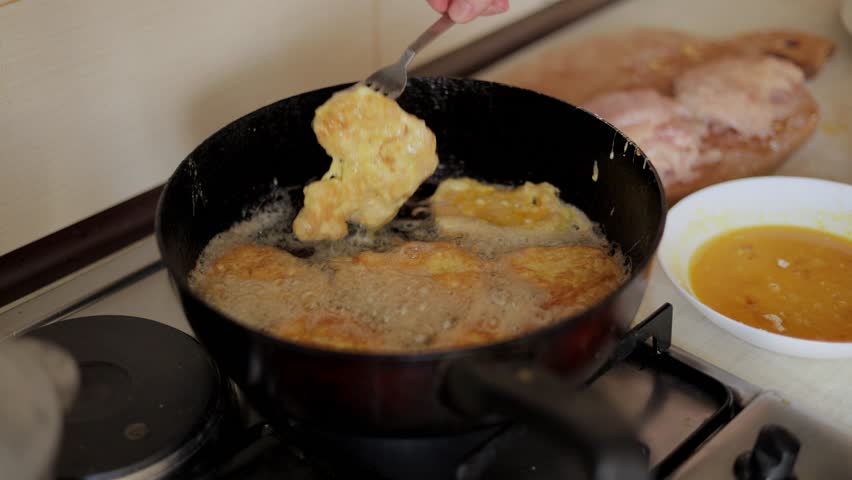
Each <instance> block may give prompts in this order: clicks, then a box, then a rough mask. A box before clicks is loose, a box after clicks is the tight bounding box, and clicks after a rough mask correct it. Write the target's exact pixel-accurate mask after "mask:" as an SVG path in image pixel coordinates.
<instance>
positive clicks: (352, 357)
mask: <svg viewBox="0 0 852 480" xmlns="http://www.w3.org/2000/svg"><path fill="white" fill-rule="evenodd" d="M446 80H450V81H452V82H455V83H458V84H462V85H464V84H476V85H493V86H496V87H498V88H500V89H504V90H508V91H512V90H514V91H518V92H522V93H523V94H525V95H534V96H539V97H544V98H546V99H549V100H551V101H554V102H559V103H562V104H564V105H567V106H570V107H573V108H574V109H576V110H580V111H582V112H583V113H585V114H586V115H588V116H590V117H592V118H593V119H594V120H595V121H598V122H603V123H604V124H606V125H607V126H608V127H609V128H610V129H612V130H613V131H614V132H616V133H617V134H618V135H620V136H621V137H622V139H623V140H624V141H626V142H629V143H630V144H632V145H633V147H634V149H635V152H636V153H637V154H638V155H637V156H638V157H640V159H641V160H642V161H643V164H644V165H643V169H649V170H650V171H651V174H652V175H653V176H654V180H655V183H656V185H657V186H658V187H659V188H658V197H659V198H658V200H659V202H660V206H661V211H660V221H659V222H658V224H657V228H656V231H655V232H654V234H653V238H652V239H651V240H652V242H653V243H652V245H653V248H652V250H651V253H650V254H649V255H648V256H647V257H646V258H644V259H642V261H641V262H640V264H639V265H632V266H631V271H630V276H629V278H627V279H626V280H625V281H623V282H622V283H621V285H619V286H618V287H617V288H616V289H614V290H613V291H611V292H610V293H609V294H607V296H606V297H604V298H603V299H602V300H600V301H599V302H596V303H595V305H594V306H592V307H591V308H588V309H586V310H583V311H582V312H581V313H579V314H577V315H572V316H570V317H565V318H563V319H560V320H559V321H557V322H553V323H551V324H549V325H546V326H544V327H541V328H537V329H535V330H533V331H530V332H527V333H524V334H522V335H517V336H514V337H508V338H505V339H503V340H499V341H496V342H489V343H484V344H481V345H473V346H469V347H461V348H447V349H435V350H424V351H414V352H388V351H381V352H371V351H360V350H351V349H332V348H328V347H323V346H321V345H310V344H304V343H298V342H294V341H290V340H287V339H284V338H280V337H275V336H273V335H269V334H266V333H264V332H263V331H262V330H260V329H258V328H256V327H253V326H249V325H246V324H245V323H242V322H240V321H238V320H236V319H234V318H232V317H231V316H230V315H227V314H225V313H224V312H222V311H221V310H220V309H218V308H216V307H215V306H213V305H211V304H210V303H208V302H207V301H205V300H204V299H202V298H201V297H200V296H198V295H196V294H195V292H193V291H192V289H191V288H190V287H189V284H188V278H189V275H185V276H177V275H175V274H174V273H173V268H172V266H171V265H170V264H169V263H170V262H168V261H167V260H166V258H165V255H164V253H165V252H166V246H165V239H164V233H163V228H162V227H163V225H162V220H161V219H162V216H163V215H162V212H163V204H164V203H165V198H166V196H167V194H168V192H169V191H170V190H171V189H172V188H173V184H174V183H175V182H176V176H177V174H178V172H181V171H183V170H185V169H186V168H187V167H186V165H187V164H188V163H189V162H190V161H194V157H195V154H196V152H198V151H199V150H201V149H202V148H204V147H205V146H206V145H207V144H208V143H210V142H212V141H213V139H214V138H215V137H217V136H219V135H220V134H221V133H222V132H223V131H225V130H227V129H230V128H234V126H235V125H236V124H237V123H239V122H244V121H246V120H248V119H250V118H252V117H254V116H255V115H260V114H261V113H263V112H265V111H268V110H270V109H272V108H274V107H275V106H276V105H278V104H279V103H281V102H285V101H287V100H290V99H293V98H295V97H299V96H302V95H309V94H314V93H317V92H320V91H329V92H334V91H339V90H343V89H345V88H348V87H350V86H352V85H355V82H347V83H341V84H337V85H329V86H326V87H321V88H317V89H314V90H309V91H306V92H301V93H298V94H295V95H291V96H289V97H285V98H282V99H279V100H276V101H274V102H272V103H269V104H267V105H264V106H262V107H259V108H256V109H254V110H252V111H251V112H248V113H246V114H244V115H242V116H240V117H238V118H236V119H234V120H232V121H230V122H228V123H227V124H225V125H224V126H222V127H220V128H219V129H217V130H216V131H214V132H213V133H211V134H210V135H209V136H208V137H207V138H205V139H204V140H203V141H202V142H201V143H199V144H198V145H197V146H196V147H195V148H193V150H192V151H191V152H190V153H189V155H187V156H186V157H185V158H184V159H183V160H182V161H181V162H180V163H179V164H178V165H177V167H175V170H174V171H173V172H172V174H171V175H170V176H169V178H168V180H167V181H166V183H165V184H164V186H163V189H162V191H161V193H160V197H159V199H158V201H157V208H156V213H155V217H154V231H155V234H156V237H157V247H158V249H159V251H160V256H161V257H162V260H163V264H164V265H165V266H166V270H167V272H168V274H169V276H170V277H171V278H172V280H173V281H174V283H175V285H176V286H177V288H178V290H179V291H180V293H181V294H182V295H188V296H189V298H191V299H192V300H193V301H195V302H198V303H199V304H200V305H203V306H204V307H205V308H207V309H210V310H212V311H213V312H215V313H216V314H218V315H219V316H220V317H222V319H224V320H226V321H227V322H229V323H231V324H235V325H236V326H237V327H239V328H240V329H241V330H244V331H246V332H248V333H249V334H250V335H251V336H252V337H254V341H256V342H258V343H260V344H264V345H271V346H274V347H276V348H285V349H287V350H290V351H294V352H295V353H298V354H300V355H306V356H314V357H324V358H336V359H339V360H343V361H355V362H361V361H369V362H380V363H428V362H435V361H439V360H453V359H457V358H461V357H469V356H473V355H476V354H481V353H485V352H488V351H495V350H511V349H512V348H513V347H515V346H519V345H521V344H524V343H527V342H529V341H530V340H535V339H536V338H538V337H543V336H546V335H550V334H552V333H554V332H556V331H558V330H562V329H564V328H570V326H571V325H572V324H574V325H576V324H580V323H582V321H583V320H584V319H587V318H590V317H593V316H594V315H595V314H596V313H597V312H599V311H602V310H605V307H608V306H609V304H610V303H612V302H613V301H614V300H615V299H616V298H617V297H619V296H620V293H621V292H622V291H623V290H625V289H627V288H628V287H630V286H631V284H632V283H633V282H634V281H635V280H636V277H638V276H640V275H643V274H644V272H645V270H646V269H647V268H648V267H649V265H650V264H651V262H652V261H653V259H654V257H655V256H656V251H657V248H659V245H660V241H661V240H662V236H663V231H664V229H665V223H666V217H667V213H668V203H667V200H666V194H665V188H664V186H663V183H662V181H661V179H660V176H659V174H658V173H657V170H656V168H655V167H654V165H653V163H651V161H650V160H648V158H647V156H646V155H645V152H644V151H642V150H641V149H640V148H639V146H638V145H637V144H636V143H634V142H633V141H632V140H630V138H629V137H627V135H625V134H624V132H622V131H621V130H619V129H618V128H616V127H615V126H614V125H612V124H611V123H610V122H608V121H606V120H604V119H603V118H602V117H600V116H599V115H596V114H594V113H592V112H590V111H588V110H586V109H584V108H582V107H579V106H577V105H574V104H572V103H569V102H567V101H565V100H562V99H559V98H556V97H553V96H550V95H547V94H544V93H540V92H536V91H534V90H529V89H526V88H522V87H517V86H514V85H508V84H504V83H499V82H494V81H489V80H479V79H474V78H459V77H452V76H440V75H436V76H417V77H411V78H409V81H415V82H425V83H434V82H435V81H446ZM174 270H176V269H174ZM187 317H188V315H187ZM190 323H192V322H190ZM193 330H194V328H193Z"/></svg>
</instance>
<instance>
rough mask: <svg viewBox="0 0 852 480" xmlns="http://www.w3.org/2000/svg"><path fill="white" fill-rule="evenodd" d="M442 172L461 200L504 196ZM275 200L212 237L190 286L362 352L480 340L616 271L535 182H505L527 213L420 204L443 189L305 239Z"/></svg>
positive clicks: (576, 298)
mask: <svg viewBox="0 0 852 480" xmlns="http://www.w3.org/2000/svg"><path fill="white" fill-rule="evenodd" d="M453 182H455V183H454V186H455V187H460V185H461V190H459V188H456V189H455V190H454V193H453V197H452V202H457V203H459V204H460V205H476V199H474V198H473V197H469V196H465V195H464V194H463V193H460V192H463V191H464V190H465V189H466V188H467V187H470V195H482V192H484V191H486V192H490V194H491V195H493V194H495V193H496V194H497V198H499V199H500V201H507V202H509V201H513V200H515V198H513V197H511V196H507V195H509V192H511V190H509V189H507V188H505V187H499V188H500V189H502V190H501V191H499V192H494V191H492V190H491V189H490V188H485V189H483V188H484V187H483V185H482V184H479V183H478V182H474V181H473V180H469V179H466V180H464V181H463V182H462V183H461V184H459V180H458V179H454V180H453ZM536 188H539V190H535V189H536ZM440 190H441V187H440V186H439V191H440ZM477 192H478V193H477ZM531 192H533V194H532V197H531V196H530V195H531ZM460 195H461V196H460ZM548 196H550V197H552V198H547V197H548ZM278 197H279V198H278V199H277V200H276V201H274V202H272V203H271V204H269V206H267V207H264V208H261V209H259V210H258V211H256V212H255V213H254V214H252V215H251V216H250V217H249V218H248V219H247V220H246V221H243V222H241V223H238V224H237V225H235V226H234V227H233V228H231V229H230V230H228V231H226V232H223V233H221V234H219V235H217V236H216V237H214V239H213V240H211V242H210V243H209V244H208V246H207V247H206V248H205V250H204V252H202V255H201V256H200V258H199V261H198V264H197V266H196V268H195V269H194V270H193V272H192V275H191V276H190V283H191V286H192V288H193V289H194V290H195V291H196V292H198V293H199V294H200V295H201V296H202V297H203V298H204V299H205V300H206V301H208V302H209V303H211V304H213V305H214V306H215V307H217V308H219V309H220V310H222V311H223V312H224V313H226V314H228V315H229V316H231V317H232V318H234V319H236V320H239V321H241V322H243V323H246V324H248V325H250V326H253V327H256V328H260V329H263V330H266V331H268V332H269V333H271V334H273V335H277V336H280V337H282V338H286V339H289V340H293V341H298V342H303V343H309V344H317V345H322V346H325V347H331V348H343V349H355V350H370V351H416V350H429V349H445V348H453V347H462V346H469V345H476V344H482V343H488V342H492V341H495V340H499V339H503V338H508V337H512V336H515V335H518V334H521V333H524V332H526V331H529V330H533V329H537V328H540V327H542V326H545V325H547V324H550V323H552V322H554V321H556V320H559V319H561V318H565V317H567V316H569V315H572V314H575V313H578V312H579V311H581V310H584V309H585V308H588V307H589V306H591V305H593V304H594V303H596V302H597V301H599V300H600V299H602V298H603V297H604V296H606V295H607V294H609V293H610V292H611V291H613V290H614V289H616V288H617V287H618V286H619V285H620V284H621V282H622V281H623V280H624V279H625V278H626V274H627V269H626V267H625V265H624V261H623V260H622V257H621V256H619V255H618V254H613V253H612V252H611V249H610V247H609V244H608V243H607V242H606V240H605V239H604V238H603V236H602V235H601V234H600V233H599V232H598V231H597V229H596V228H595V225H594V224H593V223H592V222H590V221H589V219H588V218H587V217H586V216H585V215H584V214H583V212H581V211H580V210H578V209H576V208H575V207H573V206H570V205H567V204H565V203H562V202H559V201H558V196H557V194H556V191H555V189H553V190H552V191H551V190H550V189H548V188H545V187H543V186H541V187H537V186H529V185H528V186H526V187H525V188H524V189H519V190H518V197H517V200H518V201H521V200H529V204H530V205H531V206H534V207H535V208H533V209H532V210H530V209H529V208H527V209H526V210H524V209H522V210H523V211H524V212H525V213H524V215H526V218H533V219H535V221H533V222H526V221H525V220H524V219H523V218H520V217H519V218H516V219H514V220H512V224H511V225H494V224H493V223H491V222H489V221H485V220H487V217H486V218H485V219H483V218H478V217H477V215H478V214H477V212H475V211H474V212H472V213H470V215H468V216H467V217H465V215H464V214H461V213H459V212H457V211H453V210H452V209H450V210H446V208H445V211H444V212H443V213H441V212H440V209H435V208H433V204H432V201H434V200H435V198H438V199H441V198H443V199H444V200H447V199H449V198H450V197H446V196H445V197H440V196H437V195H436V196H435V197H433V198H432V199H431V200H432V201H429V202H419V203H418V202H412V203H411V204H409V205H407V206H405V207H404V208H403V209H402V212H401V214H400V215H399V216H398V217H397V218H396V219H394V220H393V221H392V222H391V223H390V224H388V225H386V226H385V227H383V228H381V229H380V230H378V231H376V232H372V233H368V232H366V231H364V230H357V229H356V230H354V231H353V233H351V234H350V235H348V236H346V237H344V238H342V239H340V240H334V241H321V242H309V243H305V242H301V241H299V240H298V239H297V238H296V236H295V235H294V234H293V233H292V221H293V217H294V216H295V214H296V209H295V208H294V206H293V204H292V202H291V201H290V195H289V192H280V194H279V195H278ZM480 198H484V199H485V200H489V196H488V195H486V196H484V197H480ZM554 198H555V199H557V200H556V201H555V203H554ZM533 199H535V202H533ZM448 201H449V200H448ZM480 203H481V202H480ZM509 203H511V202H509ZM533 203H535V205H533ZM447 206H448V204H447V203H446V202H445V203H444V204H443V207H447ZM504 207H505V205H503V206H502V207H500V208H504ZM538 208H540V209H550V210H551V211H550V212H549V213H548V212H541V211H536V209H538ZM436 210H437V211H436ZM448 212H449V213H448ZM554 219H558V221H554ZM480 220H482V221H480ZM539 221H541V223H540V224H539ZM543 232H544V233H543Z"/></svg>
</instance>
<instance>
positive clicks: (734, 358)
mask: <svg viewBox="0 0 852 480" xmlns="http://www.w3.org/2000/svg"><path fill="white" fill-rule="evenodd" d="M686 3H687V2H682V1H678V0H625V1H622V2H619V3H617V4H615V5H614V6H611V7H609V8H606V9H604V10H601V11H600V12H598V13H596V14H594V15H592V16H590V17H588V18H587V19H585V20H583V21H582V22H579V23H577V24H576V25H573V26H571V27H570V28H567V29H565V30H564V31H561V32H558V33H556V34H554V35H552V36H550V37H549V38H547V39H546V40H544V41H542V42H539V44H536V45H533V46H530V47H528V48H527V49H525V50H523V51H521V52H518V53H516V54H515V55H513V56H512V57H509V58H507V59H506V60H504V61H503V62H501V63H500V64H498V65H495V66H494V67H492V68H490V69H488V70H486V71H483V72H481V73H480V74H478V75H476V76H477V77H478V78H483V79H495V78H496V77H499V75H500V73H501V71H503V69H507V68H510V67H511V66H512V65H513V63H514V62H518V61H521V60H523V59H525V58H528V56H530V55H535V54H536V52H537V51H538V50H539V49H543V48H547V47H549V46H551V45H553V44H554V43H561V42H566V43H567V42H570V41H572V40H575V39H579V38H582V37H585V36H587V35H590V34H596V33H603V32H610V31H618V30H621V29H624V28H629V27H637V26H650V27H663V28H674V29H682V30H685V31H690V32H693V33H698V34H706V35H720V36H721V35H726V34H731V33H736V32H741V31H746V30H754V29H761V28H763V29H769V28H776V29H780V28H792V29H797V30H803V31H806V32H812V33H817V34H820V35H824V36H828V37H830V38H832V39H833V40H834V41H835V42H836V46H837V49H836V51H835V53H834V55H833V57H832V58H831V59H830V60H829V62H828V63H827V64H826V66H825V68H824V70H823V71H821V72H820V73H819V75H818V76H817V77H816V78H815V79H813V80H812V81H811V82H809V86H810V90H811V92H812V93H813V95H814V96H815V97H816V99H817V101H818V102H819V105H820V109H821V114H822V116H821V122H820V126H819V128H818V130H817V132H816V133H815V135H814V136H813V137H812V138H811V139H810V141H809V142H808V143H807V144H806V145H805V146H804V147H803V148H801V149H800V150H799V151H798V152H796V153H795V154H794V155H793V157H792V158H791V159H790V160H788V161H787V162H786V163H785V164H784V165H783V166H782V167H781V168H780V169H779V170H778V171H777V172H776V173H777V174H778V175H796V176H807V177H818V178H825V179H829V180H835V181H840V182H846V183H852V34H850V33H849V32H847V31H846V30H845V29H844V27H843V24H842V22H841V17H840V8H841V4H842V2H841V1H836V0H820V1H809V2H802V1H797V0H750V1H747V2H743V1H735V0H722V1H715V2H688V3H689V5H688V7H687V6H685V4H686ZM849 214H850V215H852V212H849ZM665 302H669V303H671V304H673V305H674V311H675V315H674V317H675V322H674V332H673V335H674V338H673V342H674V344H675V345H677V346H678V347H680V348H682V349H684V350H686V351H688V352H690V353H692V354H694V355H696V356H698V357H700V358H702V359H704V360H706V361H709V362H710V363H713V364H715V365H716V366H718V367H721V368H723V369H725V370H728V371H730V372H731V373H733V374H735V375H737V376H739V377H741V378H743V379H744V380H746V381H749V382H751V383H753V384H755V385H758V386H759V387H761V388H764V389H770V390H775V391H777V392H779V393H780V394H781V395H783V396H784V397H785V398H786V399H788V400H790V401H791V402H792V403H794V404H798V405H799V406H801V407H803V408H805V409H808V410H810V411H812V412H814V413H815V414H816V415H817V416H819V417H822V418H824V419H826V420H828V421H830V422H832V423H834V424H836V425H838V426H840V427H842V428H843V429H845V430H849V431H852V382H850V380H849V379H852V361H850V360H809V359H801V358H793V357H787V356H784V355H779V354H775V353H772V352H769V351H764V350H761V349H758V348H757V347H753V346H751V345H750V344H748V343H745V342H743V341H741V340H739V339H738V338H736V337H734V336H732V335H730V334H728V333H727V332H725V331H723V330H721V329H720V328H718V327H716V326H715V325H713V324H712V323H710V321H709V320H706V319H705V318H704V317H703V316H702V315H701V314H700V313H699V312H698V311H697V310H696V309H695V308H693V307H692V306H691V305H690V304H689V303H688V302H687V300H686V299H685V298H683V296H681V295H680V293H679V292H678V291H677V290H676V289H675V287H674V285H673V284H672V283H671V281H670V280H669V279H668V277H666V275H665V273H664V272H663V271H662V269H661V268H660V266H659V264H656V263H655V265H654V267H653V270H652V272H651V279H650V284H649V287H648V291H647V293H646V295H645V298H644V300H643V303H642V306H641V307H640V310H639V313H638V315H637V319H640V318H643V317H645V316H646V315H648V314H650V313H651V312H652V311H653V310H654V309H656V308H657V307H658V306H659V305H661V304H662V303H665Z"/></svg>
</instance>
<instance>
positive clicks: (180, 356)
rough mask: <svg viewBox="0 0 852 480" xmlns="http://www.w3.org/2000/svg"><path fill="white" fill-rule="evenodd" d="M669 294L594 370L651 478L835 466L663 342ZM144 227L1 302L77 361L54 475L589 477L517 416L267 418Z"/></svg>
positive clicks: (800, 418)
mask: <svg viewBox="0 0 852 480" xmlns="http://www.w3.org/2000/svg"><path fill="white" fill-rule="evenodd" d="M672 321H677V313H676V312H673V311H672V308H671V306H670V305H668V304H666V305H662V306H661V307H660V308H659V309H658V310H657V311H656V312H655V313H654V314H652V315H651V316H649V317H648V318H647V319H644V320H642V321H641V322H639V323H637V325H636V326H635V327H634V328H633V330H631V332H630V333H629V334H628V335H627V336H625V337H624V339H623V340H622V342H621V343H620V344H619V347H618V348H617V349H616V351H615V353H614V354H613V356H612V358H610V361H609V362H608V363H607V365H606V366H605V367H604V368H603V369H602V370H601V371H600V372H599V373H598V374H597V375H596V376H595V377H594V378H593V380H591V381H593V382H595V384H596V386H601V387H602V388H605V389H607V390H609V389H611V390H612V391H613V392H617V393H618V395H615V398H619V399H620V401H619V402H618V403H617V404H616V407H617V408H618V409H619V410H620V413H621V414H622V415H624V416H625V417H627V418H631V419H633V420H634V421H635V423H636V424H637V425H639V438H640V440H641V442H642V445H643V447H644V451H645V453H646V454H647V456H648V461H649V464H650V465H651V474H652V477H653V478H675V479H705V478H706V479H724V478H748V479H759V478H773V479H775V478H778V479H781V478H802V479H805V478H819V479H823V478H841V477H844V476H846V472H849V471H852V458H850V456H849V455H848V454H846V453H847V452H848V451H850V448H852V438H850V437H849V436H847V435H845V434H843V433H841V432H839V431H836V430H834V429H833V428H832V427H831V426H829V425H825V424H823V423H822V422H820V421H819V420H818V419H815V418H812V417H811V416H810V415H809V414H808V413H807V412H803V411H800V410H797V409H795V408H793V407H791V406H790V405H789V404H788V403H787V402H785V400H784V399H783V398H781V397H780V396H778V395H777V394H775V393H773V392H769V391H761V389H759V388H757V387H755V386H754V385H750V384H748V383H746V382H744V381H742V380H740V379H738V378H736V377H734V376H732V375H730V374H729V373H727V372H724V371H722V370H720V369H718V368H715V367H714V366H712V365H710V364H707V363H705V362H703V361H701V360H700V359H698V358H695V357H693V356H691V355H689V354H688V353H687V352H684V351H682V350H680V349H678V348H677V347H676V346H671V345H670V344H669V343H670V334H671V324H672ZM191 335H192V332H191V329H190V327H189V325H188V324H187V323H186V320H185V318H184V316H183V312H182V310H181V307H180V305H179V303H178V301H177V298H176V296H175V293H174V291H173V287H172V285H171V283H170V281H169V277H168V275H167V273H166V272H165V269H164V267H163V265H162V264H161V263H160V260H159V255H158V252H157V249H156V244H155V241H154V239H153V237H148V238H146V239H144V240H142V241H140V242H138V243H136V244H134V245H132V246H130V247H128V248H126V249H124V250H122V251H120V252H118V253H116V254H114V255H112V256H111V257H108V258H106V259H104V260H102V261H100V262H98V263H97V264H95V265H92V266H90V267H88V268H86V269H84V270H82V271H80V272H78V273H77V274H75V275H73V276H72V277H71V278H68V279H66V280H65V281H63V282H60V283H58V284H55V285H53V286H51V287H48V288H46V289H43V290H42V291H40V292H36V294H34V295H31V296H30V297H28V298H26V299H23V300H21V301H19V302H17V303H16V304H13V305H11V306H9V307H6V308H5V309H4V310H3V311H2V312H0V339H5V338H11V337H40V338H42V339H45V340H48V341H52V342H54V343H57V344H59V345H61V346H62V347H64V349H65V350H66V351H68V352H69V353H71V354H72V356H73V357H74V359H75V360H76V361H77V364H78V366H79V368H80V371H81V379H82V381H81V389H80V392H79V393H78V396H77V400H76V401H75V403H74V405H73V407H72V408H71V410H70V411H69V412H68V413H67V414H66V416H65V424H64V431H63V437H62V443H61V447H60V453H59V455H58V458H57V459H55V463H54V470H55V474H56V476H57V477H60V478H75V479H163V478H170V479H171V478H198V479H214V478H215V479H247V480H253V479H272V478H275V479H337V478H375V479H396V478H405V479H415V480H416V479H420V478H424V479H441V478H453V479H481V478H488V479H501V478H514V479H522V478H531V479H532V478H536V479H538V478H540V479H549V478H585V477H584V476H583V473H582V472H583V467H584V466H585V465H587V462H588V461H589V459H588V458H585V457H584V455H581V454H580V453H579V452H577V451H575V450H573V449H571V448H570V447H567V446H565V445H563V444H562V443H560V442H559V441H558V439H554V438H552V437H549V436H545V435H543V434H541V433H539V432H537V431H535V430H533V429H531V428H528V427H527V426H525V425H523V424H514V425H503V426H499V427H493V428H491V429H487V430H483V431H476V432H470V433H467V434H463V435H454V436H451V437H439V438H434V437H429V438H393V439H389V438H364V437H353V436H351V435H347V434H343V433H340V432H331V431H317V430H315V429H312V428H311V427H310V426H309V425H302V424H299V423H298V422H295V421H293V422H289V423H286V424H271V423H267V422H266V421H265V420H264V419H263V418H261V417H260V416H259V415H258V414H257V413H256V412H254V411H253V410H252V408H251V406H250V405H249V404H248V403H247V402H245V401H244V399H243V398H242V396H241V394H240V392H239V390H238V389H237V388H236V387H235V386H234V385H233V384H232V383H231V382H230V381H229V380H228V379H227V378H225V377H224V376H223V374H222V373H221V372H220V371H219V369H218V367H217V365H216V364H215V363H214V362H213V361H212V360H211V359H210V358H209V357H208V356H207V355H206V353H205V351H204V349H203V348H202V347H201V346H200V344H198V343H197V342H196V341H195V340H194V339H193V338H192V336H191Z"/></svg>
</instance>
